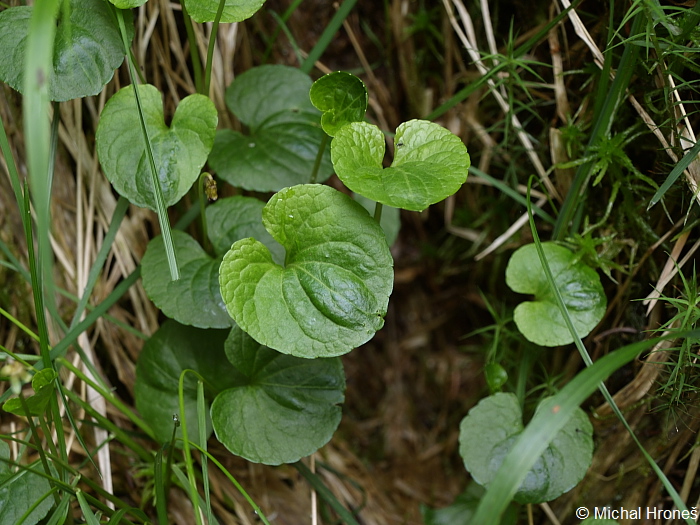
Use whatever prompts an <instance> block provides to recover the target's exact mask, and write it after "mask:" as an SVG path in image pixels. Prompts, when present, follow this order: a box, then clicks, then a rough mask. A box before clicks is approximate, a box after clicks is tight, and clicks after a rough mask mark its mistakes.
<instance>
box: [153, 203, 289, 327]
mask: <svg viewBox="0 0 700 525" xmlns="http://www.w3.org/2000/svg"><path fill="white" fill-rule="evenodd" d="M263 206H265V204H264V203H263V202H261V201H259V200H258V199H254V198H252V197H241V196H236V197H228V198H226V199H220V200H219V201H217V202H216V203H214V204H212V205H211V206H208V207H207V209H206V217H207V224H208V232H209V239H210V240H211V242H212V245H213V247H214V252H215V257H212V256H211V255H209V254H208V253H207V252H205V251H204V249H203V248H202V247H201V246H200V245H199V243H198V242H197V241H196V240H194V239H193V238H192V237H190V236H189V235H188V234H186V233H184V232H182V231H177V230H175V231H173V244H174V246H175V250H176V252H177V254H178V264H179V266H180V272H181V277H180V279H179V280H177V281H172V280H171V279H170V275H169V274H168V273H167V272H165V271H163V269H164V268H166V267H167V256H166V254H165V247H164V246H163V239H162V237H160V236H158V237H155V238H154V239H152V240H151V241H150V242H149V243H148V247H147V248H146V253H145V254H144V256H143V259H142V260H141V276H142V277H143V287H144V289H145V290H146V293H147V294H148V297H150V299H151V300H152V301H153V303H154V304H155V305H156V306H157V307H158V308H160V309H161V310H162V311H163V313H164V314H165V315H167V316H168V317H170V318H172V319H175V320H176V321H177V322H179V323H182V324H186V325H191V326H196V327H198V328H229V327H230V326H231V325H232V324H233V320H232V319H231V316H230V315H229V314H228V312H227V311H226V305H225V304H224V300H223V299H222V298H221V291H220V289H219V266H220V265H221V259H222V257H223V254H224V253H226V252H227V251H228V249H229V248H230V247H231V245H232V244H233V243H234V242H235V241H237V240H239V239H243V238H245V237H250V236H255V237H257V238H259V239H261V241H262V242H263V243H264V244H265V245H266V246H267V247H268V248H269V249H270V250H271V251H272V252H273V254H274V256H273V258H274V260H276V261H278V262H282V261H283V260H284V249H283V248H282V247H281V246H280V245H279V244H277V243H276V242H275V241H274V240H273V239H272V237H271V236H270V234H269V233H267V230H265V228H264V227H263V224H262V209H263Z"/></svg>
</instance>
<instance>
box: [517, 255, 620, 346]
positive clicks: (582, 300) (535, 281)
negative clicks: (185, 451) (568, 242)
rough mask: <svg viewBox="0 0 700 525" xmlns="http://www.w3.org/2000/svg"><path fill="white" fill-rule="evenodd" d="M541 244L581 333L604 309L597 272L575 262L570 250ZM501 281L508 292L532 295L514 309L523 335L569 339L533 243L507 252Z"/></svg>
mask: <svg viewBox="0 0 700 525" xmlns="http://www.w3.org/2000/svg"><path fill="white" fill-rule="evenodd" d="M542 249H543V250H544V254H545V257H546V258H547V263H548V264H549V267H550V269H551V270H552V275H553V276H554V281H555V283H556V285H557V288H558V289H559V292H560V293H561V295H562V298H563V299H564V304H565V305H566V308H567V310H568V312H569V316H570V317H571V320H572V322H573V324H574V327H575V328H576V331H577V332H578V335H579V336H580V337H585V336H586V335H588V334H589V333H590V331H591V330H593V328H595V326H596V325H597V324H598V323H599V322H600V320H601V319H602V318H603V315H604V314H605V308H606V303H607V301H606V298H605V292H604V291H603V285H602V284H601V282H600V277H599V276H598V274H597V273H596V271H595V270H594V269H593V268H591V267H589V266H587V265H586V264H585V263H583V262H576V257H575V255H574V254H573V253H572V252H571V251H570V250H568V249H567V248H564V247H563V246H559V245H557V244H554V243H551V242H545V243H542ZM506 284H507V285H508V286H509V287H510V288H511V289H512V290H513V291H514V292H518V293H523V294H532V295H534V296H535V300H534V301H527V302H524V303H520V304H519V305H518V306H517V307H516V308H515V312H514V319H515V324H516V325H517V326H518V329H519V330H520V331H521V332H522V334H523V335H524V336H525V337H526V338H527V339H528V340H530V341H532V342H533V343H536V344H538V345H542V346H559V345H566V344H570V343H572V342H573V340H574V338H573V337H572V335H571V332H569V329H568V328H567V326H566V323H565V321H564V317H563V315H562V313H561V311H560V310H559V307H558V306H557V302H556V298H555V296H554V291H553V290H552V288H551V287H550V285H549V283H548V282H547V276H546V274H545V273H544V269H543V268H542V265H541V263H540V259H539V257H538V255H537V248H536V246H535V245H534V244H527V245H525V246H522V247H520V248H519V249H517V250H516V251H515V252H514V253H513V255H512V256H511V258H510V260H509V261H508V266H507V268H506Z"/></svg>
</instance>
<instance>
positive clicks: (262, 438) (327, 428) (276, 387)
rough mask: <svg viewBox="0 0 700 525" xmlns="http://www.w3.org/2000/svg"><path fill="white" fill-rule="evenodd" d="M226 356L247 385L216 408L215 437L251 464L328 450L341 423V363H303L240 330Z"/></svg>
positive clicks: (217, 401) (213, 415)
mask: <svg viewBox="0 0 700 525" xmlns="http://www.w3.org/2000/svg"><path fill="white" fill-rule="evenodd" d="M226 355H227V356H228V358H229V360H230V361H231V363H232V364H233V366H234V367H235V368H236V370H237V371H238V372H239V373H240V374H241V375H243V376H245V380H244V381H243V382H241V383H240V384H239V385H237V386H236V387H234V388H230V389H228V390H225V391H224V392H222V393H220V394H219V395H218V396H217V398H216V399H215V400H214V403H213V404H212V407H211V418H212V422H213V425H214V431H215V432H216V436H217V438H218V439H219V441H221V442H222V443H223V444H224V445H225V446H226V448H228V449H229V450H230V451H231V452H232V453H234V454H236V455H238V456H242V457H244V458H246V459H248V460H249V461H254V462H257V463H266V464H270V465H278V464H280V463H292V462H294V461H297V460H299V459H300V458H302V457H304V456H308V455H309V454H311V453H313V452H315V451H316V450H318V449H319V448H320V447H322V446H323V445H325V444H326V443H327V442H328V441H329V440H330V438H331V436H332V435H333V432H334V431H335V429H336V428H337V427H338V424H339V423H340V417H341V410H340V407H339V406H338V405H339V404H340V403H342V402H343V399H344V395H343V392H344V390H345V375H344V373H343V365H342V363H341V362H340V359H339V358H330V359H301V358H298V357H292V356H289V355H284V354H280V353H279V352H276V351H275V350H272V349H270V348H267V347H265V346H262V345H260V344H259V343H257V342H255V341H254V340H253V339H252V338H251V337H250V336H249V335H248V334H246V333H245V332H243V330H241V329H240V328H239V327H234V328H233V329H232V330H231V334H230V336H229V338H228V339H227V340H226Z"/></svg>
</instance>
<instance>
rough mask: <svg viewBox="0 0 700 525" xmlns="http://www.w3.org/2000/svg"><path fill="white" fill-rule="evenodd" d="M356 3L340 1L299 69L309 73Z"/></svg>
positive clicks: (346, 0) (355, 0)
mask: <svg viewBox="0 0 700 525" xmlns="http://www.w3.org/2000/svg"><path fill="white" fill-rule="evenodd" d="M356 3H357V0H345V1H344V2H343V3H342V5H341V6H340V7H339V8H338V10H337V11H336V12H335V14H334V15H333V18H331V21H330V22H328V25H327V26H326V29H324V30H323V33H321V36H320V37H319V39H318V42H316V45H315V46H314V47H313V49H312V50H311V52H310V53H309V56H308V57H306V60H304V63H303V64H302V65H301V67H300V68H299V69H301V70H302V71H303V72H304V73H307V74H308V73H311V70H312V69H313V68H314V64H316V61H317V60H318V59H319V58H321V55H323V53H324V51H325V50H326V48H327V47H328V46H329V45H330V43H331V41H332V40H333V37H335V34H336V33H337V32H338V29H340V26H341V25H343V21H344V20H345V19H346V18H347V17H348V15H349V14H350V11H352V8H353V7H355V4H356Z"/></svg>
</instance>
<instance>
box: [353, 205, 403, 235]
mask: <svg viewBox="0 0 700 525" xmlns="http://www.w3.org/2000/svg"><path fill="white" fill-rule="evenodd" d="M352 198H353V199H355V200H356V201H357V202H359V203H360V204H362V207H363V208H364V209H365V210H367V212H368V213H369V214H370V215H371V216H372V217H374V210H375V207H376V206H377V203H376V202H374V201H373V200H371V199H368V198H367V197H363V196H362V195H360V194H359V193H353V194H352ZM379 224H381V226H382V230H384V234H385V235H386V242H387V244H388V245H389V246H393V244H394V243H395V242H396V238H397V237H398V236H399V230H400V229H401V210H399V209H398V208H394V207H392V206H384V207H383V209H382V218H381V220H380V221H379Z"/></svg>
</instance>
